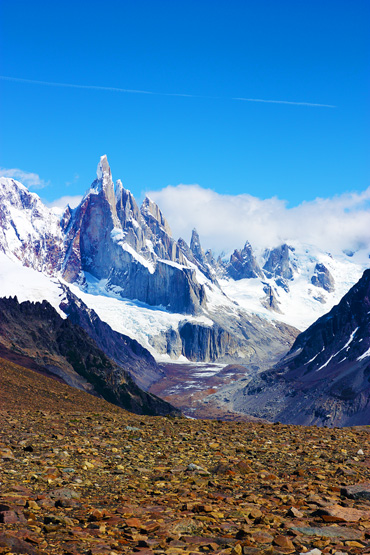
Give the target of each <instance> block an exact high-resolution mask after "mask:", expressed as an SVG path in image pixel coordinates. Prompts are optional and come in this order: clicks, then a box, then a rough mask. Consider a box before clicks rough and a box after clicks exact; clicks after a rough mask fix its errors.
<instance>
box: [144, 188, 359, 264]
mask: <svg viewBox="0 0 370 555" xmlns="http://www.w3.org/2000/svg"><path fill="white" fill-rule="evenodd" d="M148 196H149V197H150V198H151V199H153V200H154V201H155V202H156V203H157V204H158V205H159V207H160V208H161V210H162V212H163V214H164V215H165V217H166V218H167V220H168V222H169V224H170V226H171V228H172V231H173V235H174V237H175V238H178V237H183V238H184V239H185V240H186V241H187V242H188V241H189V239H190V235H191V230H192V229H193V228H194V227H195V228H196V229H197V231H198V233H199V235H200V239H201V242H202V246H203V248H204V249H208V248H211V249H212V250H213V251H214V252H215V253H217V254H219V253H221V252H224V253H225V254H230V253H231V252H232V251H233V250H234V249H235V248H241V247H242V246H243V245H244V243H245V241H247V240H248V241H249V242H250V243H251V244H252V246H253V248H257V249H262V248H266V247H270V248H271V247H275V246H277V245H279V244H282V243H284V242H287V243H289V242H292V241H295V240H298V241H300V242H302V243H307V244H313V245H316V246H317V247H320V248H321V249H324V250H326V251H328V252H332V253H339V252H341V251H342V250H344V249H350V250H357V249H358V248H367V249H368V250H369V253H370V187H369V188H367V189H366V190H365V191H363V192H360V193H357V192H351V193H346V194H343V195H340V196H335V197H333V198H326V199H325V198H317V199H315V200H314V201H310V202H303V203H302V204H300V205H299V206H296V207H294V208H288V207H287V203H286V201H284V200H280V199H278V198H277V197H273V198H269V199H265V200H262V199H259V198H256V197H253V196H251V195H247V194H243V195H235V196H233V195H221V194H218V193H216V192H214V191H212V190H210V189H203V188H202V187H200V186H199V185H178V186H176V187H174V186H168V187H166V188H164V189H162V190H160V191H149V192H148Z"/></svg>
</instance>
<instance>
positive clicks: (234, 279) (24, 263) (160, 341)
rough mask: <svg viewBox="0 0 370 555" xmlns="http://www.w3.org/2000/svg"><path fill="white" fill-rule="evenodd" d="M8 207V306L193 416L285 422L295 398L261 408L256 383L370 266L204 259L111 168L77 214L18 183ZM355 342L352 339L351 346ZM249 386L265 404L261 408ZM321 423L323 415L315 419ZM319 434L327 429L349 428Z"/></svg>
mask: <svg viewBox="0 0 370 555" xmlns="http://www.w3.org/2000/svg"><path fill="white" fill-rule="evenodd" d="M0 197H1V205H0V297H9V296H10V297H14V296H17V299H18V301H19V302H21V303H22V302H23V301H31V302H42V301H48V303H50V305H51V307H53V309H55V311H56V313H57V315H59V316H58V317H60V318H61V319H62V320H65V319H66V318H67V319H68V321H70V322H71V323H73V324H74V325H77V326H79V327H81V328H83V330H84V331H85V332H86V333H87V334H88V335H89V337H90V338H92V340H93V341H94V342H95V343H96V346H97V348H99V349H100V350H101V351H103V352H104V353H105V355H106V356H107V357H108V358H109V359H110V360H111V361H112V362H113V365H116V366H117V365H118V366H120V367H121V368H124V369H125V371H126V372H128V374H129V376H130V379H133V380H134V382H135V383H136V384H137V385H138V386H139V387H140V388H141V389H142V390H144V391H146V392H148V391H150V392H152V393H155V394H157V395H159V396H162V397H164V398H165V399H166V401H169V402H170V403H173V404H174V405H175V406H177V407H178V408H179V409H181V410H183V411H184V412H185V413H186V414H188V415H191V416H194V415H197V414H202V415H203V416H204V415H207V414H208V415H209V416H211V415H213V416H214V415H216V414H224V415H225V414H226V413H228V414H229V417H230V418H231V415H234V417H235V418H238V417H240V418H241V415H245V414H247V413H248V411H249V413H250V415H253V414H254V416H256V417H261V418H264V419H266V418H267V419H275V418H278V417H280V416H279V415H282V412H281V411H280V412H279V409H278V403H281V406H283V404H284V403H285V401H284V402H283V401H282V398H283V397H284V393H283V390H281V389H276V390H275V389H274V388H273V387H271V390H270V395H271V402H272V403H273V405H275V406H274V409H273V410H270V409H267V406H268V400H267V397H266V399H265V400H264V401H263V402H262V405H263V406H262V407H261V406H259V405H260V403H261V401H260V400H259V399H262V397H261V396H260V397H258V395H257V393H258V391H259V390H258V391H257V389H258V388H259V387H260V386H258V385H256V386H255V389H253V387H254V386H253V385H250V386H249V385H248V384H249V383H250V384H258V383H260V380H261V379H263V377H264V376H267V375H268V376H269V375H270V374H269V372H270V373H271V376H273V377H272V381H274V379H275V377H276V376H278V375H280V374H281V372H280V370H279V368H280V367H281V366H282V365H284V364H285V362H284V361H285V359H284V357H285V355H287V353H288V352H289V351H290V349H292V348H293V349H294V345H296V343H297V342H298V343H299V342H300V341H303V339H302V337H303V338H304V337H307V335H305V334H307V332H308V330H307V332H304V333H303V334H302V335H299V330H304V329H306V328H307V327H308V328H309V326H310V325H314V322H315V321H316V320H317V319H320V318H321V319H322V318H324V319H325V316H324V315H325V314H326V313H329V311H330V310H331V309H333V307H334V306H335V305H336V303H338V302H339V301H340V300H341V298H342V297H343V296H344V295H345V294H346V293H347V292H348V290H349V289H350V288H351V287H352V286H354V284H355V283H356V282H358V280H359V279H360V278H361V275H362V273H363V271H364V270H365V269H366V268H367V267H368V266H369V253H368V252H367V251H366V249H364V248H362V249H361V248H359V249H358V250H357V251H353V252H352V251H351V252H349V251H348V250H347V251H342V252H338V253H328V252H324V251H321V250H320V249H319V248H318V247H316V246H313V245H305V244H300V243H298V242H297V241H295V240H294V238H293V239H292V240H290V241H289V242H286V243H283V244H281V245H277V246H274V247H271V246H266V248H264V249H259V250H258V249H253V247H252V245H250V243H249V242H248V241H247V242H246V243H245V245H244V247H243V248H242V249H240V250H238V249H236V250H234V251H233V252H232V253H231V254H230V256H229V257H223V258H221V257H220V256H218V257H216V255H214V254H213V253H212V252H211V251H209V250H208V251H206V252H205V251H204V250H203V248H202V246H201V241H200V237H199V235H198V233H197V232H196V230H193V233H192V236H191V240H190V242H189V245H188V244H187V243H186V241H185V240H184V239H182V238H179V239H178V240H175V239H174V238H173V237H172V234H171V230H170V226H169V224H168V222H167V220H166V219H165V217H164V215H163V214H162V212H161V210H160V208H159V207H158V206H157V205H156V204H155V203H154V202H153V201H152V200H151V199H150V198H148V197H146V198H145V199H144V201H143V203H142V205H141V207H139V206H138V205H137V203H136V201H135V199H134V197H133V196H132V194H131V193H130V191H128V190H127V189H125V188H124V187H123V185H122V182H121V181H120V180H118V181H117V182H116V184H115V185H114V183H113V179H112V173H111V169H110V167H109V164H108V161H107V158H106V156H102V157H101V160H100V162H99V164H98V170H97V178H96V179H95V181H94V182H93V183H92V185H91V187H90V188H89V189H88V190H87V192H86V194H85V196H84V197H83V199H82V201H81V202H80V204H79V205H78V206H77V208H75V209H71V208H70V207H69V206H67V208H66V209H65V210H64V211H63V212H62V213H58V212H57V211H55V210H52V209H49V208H47V207H45V206H44V205H43V203H42V202H41V200H40V198H39V197H38V196H37V195H36V194H35V193H30V192H29V191H28V190H27V189H26V188H25V187H24V186H23V185H22V184H21V183H19V182H17V181H14V180H12V179H10V178H0ZM51 307H50V308H51ZM365 320H366V317H365ZM319 321H320V320H319ZM342 325H343V326H344V328H345V330H347V328H348V325H347V324H346V323H345V322H344V321H343V322H342ZM309 329H311V328H309ZM348 329H349V328H348ZM351 329H352V328H351ZM342 331H343V330H342ZM352 331H353V330H352ZM336 333H337V332H336ZM347 336H348V334H346V332H343V342H344V343H345V342H346V341H348V339H349V337H347ZM3 344H4V345H5V346H6V348H9V345H6V344H5V343H4V342H3ZM307 344H308V343H307ZM309 345H310V346H309V352H310V356H311V355H312V356H311V358H312V357H314V356H316V355H317V361H318V362H319V361H320V360H321V358H320V356H319V355H318V353H316V351H315V348H320V349H322V348H323V347H322V346H320V345H319V343H318V342H317V341H316V343H315V344H312V343H309ZM366 345H367V342H366V341H363V342H362V344H361V345H360V347H359V350H358V352H357V358H358V357H360V356H363V359H362V360H363V361H364V362H363V366H364V370H363V371H364V372H365V373H366V363H367V362H368V355H367V354H366V352H367V351H366V348H365V347H366ZM13 348H15V350H17V349H18V350H19V346H17V345H15V344H14V345H13ZM333 348H334V347H333ZM338 348H339V347H338ZM330 349H331V347H330V348H329V346H328V345H327V344H326V343H325V345H324V350H325V355H322V357H324V356H326V354H328V355H329V356H331V355H332V354H333V353H332V352H331V350H330ZM329 351H330V352H329ZM19 354H22V355H23V356H29V353H27V352H25V351H22V350H20V352H19ZM49 354H50V353H49ZM327 359H328V357H327ZM327 359H325V360H327ZM334 359H335V357H334ZM297 360H298V359H297ZM324 362H325V361H324ZM334 362H335V360H334ZM35 364H40V359H39V358H37V357H36V358H35ZM328 366H329V367H330V365H329V363H328ZM343 367H344V365H343ZM271 369H272V370H271ZM328 369H329V368H328ZM118 375H119V373H118ZM311 375H312V376H313V375H314V374H312V373H311ZM117 379H118V380H119V378H117ZM289 379H290V378H289ZM310 380H311V376H309V377H307V378H306V382H307V387H310V383H311V382H310ZM270 381H271V380H270V379H269V380H268V383H270ZM315 383H316V382H315ZM247 386H248V387H250V388H251V389H250V391H251V392H254V393H253V394H252V393H251V395H248V396H246V395H245V394H244V393H245V391H246V387H247ZM274 387H275V386H274ZM361 387H362V386H361ZM360 390H361V391H362V389H361V388H360ZM360 390H358V391H360ZM356 391H357V390H356ZM243 392H244V393H243ZM255 393H256V395H255ZM290 395H291V393H290ZM247 397H248V400H249V401H248V402H246V399H247ZM251 398H252V399H254V400H255V405H253V402H252V404H250V401H251ZM295 401H297V399H295ZM295 401H294V403H295ZM294 403H293V404H292V407H293V408H292V411H293V412H292V416H291V417H289V418H290V420H289V421H294V422H295V423H298V422H299V421H302V422H306V420H304V417H303V413H302V414H301V416H300V417H299V416H298V415H297V414H295V411H298V410H299V411H300V412H301V410H303V409H302V406H303V405H302V406H301V405H300V404H294ZM320 403H321V405H320ZM329 404H330V403H329ZM257 405H258V406H257ZM265 405H266V410H265V409H264V408H263V407H264V406H265ZM319 405H320V406H321V409H322V411H324V412H325V413H326V415H331V413H333V414H334V413H335V411H332V410H329V409H328V410H326V409H324V407H325V402H324V400H323V399H322V400H321V401H320V402H319V401H318V406H319ZM360 405H361V407H363V406H364V405H363V402H362V404H361V403H360ZM284 406H285V405H284ZM315 406H316V405H315ZM294 407H295V408H294ZM311 408H312V407H311ZM311 408H307V414H309V413H310V410H311ZM321 409H320V410H321ZM320 410H319V409H318V408H317V407H316V408H315V409H313V408H312V411H314V413H315V414H316V413H317V414H319V413H320V414H321V412H320ZM362 410H363V408H361V410H360V412H361V411H362ZM315 411H316V412H315ZM366 414H367V413H366V411H365V412H364V413H363V417H364V418H367V416H365V415H366ZM343 418H344V417H343ZM354 418H355V420H354V422H356V417H354ZM299 419H301V420H299ZM308 421H309V422H311V420H308ZM312 421H314V422H315V423H318V424H320V425H322V424H326V425H327V424H333V423H337V424H338V423H339V424H342V423H344V422H345V419H344V420H343V419H341V418H340V417H339V416H333V417H331V416H330V417H326V416H325V417H322V416H315V418H314V420H312Z"/></svg>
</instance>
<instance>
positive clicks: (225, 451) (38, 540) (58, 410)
mask: <svg viewBox="0 0 370 555" xmlns="http://www.w3.org/2000/svg"><path fill="white" fill-rule="evenodd" d="M0 388H1V389H0V390H1V397H0V413H1V435H0V493H1V498H0V522H1V525H0V526H1V528H0V553H2V554H4V553H25V554H29V555H36V554H47V555H54V554H64V555H84V554H86V555H87V554H90V555H101V554H107V555H108V554H110V555H118V554H122V553H141V554H142V555H153V554H158V555H159V554H167V555H177V554H182V553H189V554H191V553H192V554H195V553H212V554H230V555H231V554H232V555H242V554H251V555H252V554H266V555H267V554H269V555H273V554H278V553H307V552H308V553H310V552H311V553H312V555H319V554H320V553H330V554H335V553H336V554H337V555H340V554H343V553H348V554H352V553H358V554H360V553H361V554H362V553H370V442H369V438H370V427H357V428H344V429H328V428H317V427H297V426H287V425H280V424H278V425H271V424H264V423H258V422H252V423H244V422H240V423H238V422H219V421H215V420H208V421H204V420H189V419H185V418H173V417H172V418H171V417H167V418H166V417H146V416H138V415H133V414H130V413H128V412H126V411H124V410H123V409H119V408H117V407H115V406H113V405H110V404H108V403H106V402H105V401H103V400H100V399H97V398H95V397H92V396H90V395H88V394H86V393H82V392H79V391H77V390H74V389H71V388H70V387H68V386H66V385H64V384H61V383H59V382H56V381H53V380H50V379H49V378H47V377H44V376H42V375H41V374H37V373H35V372H32V371H31V370H27V369H23V368H21V367H19V366H16V365H14V364H12V363H11V362H8V361H0Z"/></svg>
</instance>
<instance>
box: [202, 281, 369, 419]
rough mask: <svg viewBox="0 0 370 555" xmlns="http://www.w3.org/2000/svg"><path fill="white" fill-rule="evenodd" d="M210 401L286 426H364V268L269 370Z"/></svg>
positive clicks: (366, 312) (366, 320)
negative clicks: (337, 301)
mask: <svg viewBox="0 0 370 555" xmlns="http://www.w3.org/2000/svg"><path fill="white" fill-rule="evenodd" d="M216 397H217V398H218V400H217V399H216V404H222V402H224V401H225V399H227V401H228V406H229V407H232V408H233V409H234V410H236V411H239V412H246V413H247V414H252V415H254V416H258V417H262V418H267V419H269V420H280V421H282V422H283V423H287V424H306V425H312V424H316V425H328V426H349V425H359V424H368V423H369V421H370V270H366V271H365V272H364V274H363V276H362V277H361V279H360V280H359V281H358V283H357V284H356V285H354V286H353V287H352V288H351V289H350V291H349V292H348V293H347V294H346V295H345V296H344V297H343V299H342V300H341V301H340V303H339V304H338V305H336V306H335V307H334V308H332V310H331V311H330V312H328V313H327V314H325V315H324V316H322V317H321V318H319V319H318V320H317V321H316V322H315V323H314V324H312V326H310V327H309V328H308V329H307V330H306V331H305V332H303V333H301V334H300V335H299V336H298V337H297V339H296V341H295V343H294V345H293V347H292V349H291V350H290V352H289V353H288V354H287V355H286V356H285V357H284V358H283V359H282V360H281V361H280V362H279V363H278V364H276V365H275V367H274V368H273V369H271V370H269V371H266V372H263V373H261V374H259V375H258V376H254V377H253V378H252V379H251V380H250V382H249V383H246V381H244V382H243V381H241V382H236V383H235V384H233V386H232V387H231V388H230V387H229V388H225V389H222V390H220V392H219V393H218V394H217V396H216ZM213 402H215V399H213Z"/></svg>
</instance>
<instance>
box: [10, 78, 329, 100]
mask: <svg viewBox="0 0 370 555" xmlns="http://www.w3.org/2000/svg"><path fill="white" fill-rule="evenodd" d="M0 79H2V80H3V81H15V82H17V83H28V84H30V85H44V86H47V87H64V88H70V89H88V90H93V91H110V92H120V93H131V94H150V95H153V96H180V97H185V98H202V99H207V100H238V101H243V102H265V103H267V104H290V105H292V106H311V107H319V108H336V106H332V105H331V104H315V103H313V102H290V101H288V100H264V99H262V98H223V97H221V96H203V95H197V94H185V93H163V92H154V91H142V90H137V89H121V88H120V87H101V86H99V85H75V84H73V83H53V82H50V81H36V80H35V79H21V78H20V77H6V76H5V75H0Z"/></svg>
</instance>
